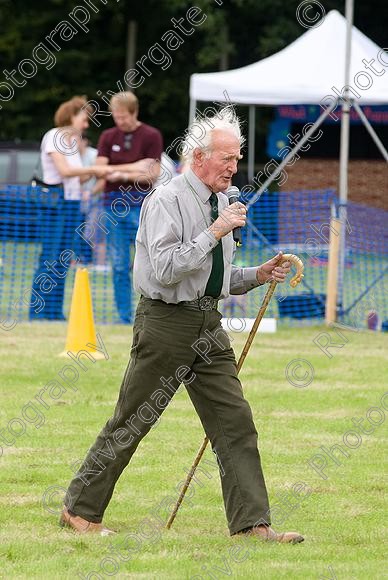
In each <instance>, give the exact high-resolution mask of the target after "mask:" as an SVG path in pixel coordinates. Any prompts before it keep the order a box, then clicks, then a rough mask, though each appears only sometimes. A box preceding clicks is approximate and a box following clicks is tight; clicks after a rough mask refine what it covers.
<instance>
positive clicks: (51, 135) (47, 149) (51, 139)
mask: <svg viewBox="0 0 388 580" xmlns="http://www.w3.org/2000/svg"><path fill="white" fill-rule="evenodd" d="M58 130H59V129H51V131H48V132H47V133H46V135H45V136H44V137H43V140H42V147H41V149H42V153H47V154H49V153H54V152H55V151H58V152H59V153H60V150H59V148H58V144H57V143H56V141H57V140H58ZM55 145H56V146H55Z"/></svg>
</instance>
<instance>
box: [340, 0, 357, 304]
mask: <svg viewBox="0 0 388 580" xmlns="http://www.w3.org/2000/svg"><path fill="white" fill-rule="evenodd" d="M353 12H354V0H346V5H345V17H346V45H345V47H346V48H345V90H344V97H343V100H342V118H341V141H340V166H339V200H340V212H341V213H340V219H341V221H343V223H346V222H347V203H348V170H349V131H350V107H351V105H352V103H351V102H350V100H349V80H350V62H351V58H352V28H353ZM345 254H346V227H342V228H341V231H340V247H339V267H338V294H337V307H338V308H337V311H339V309H340V308H342V310H343V286H344V273H345Z"/></svg>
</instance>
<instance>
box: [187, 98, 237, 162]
mask: <svg viewBox="0 0 388 580" xmlns="http://www.w3.org/2000/svg"><path fill="white" fill-rule="evenodd" d="M208 110H209V109H206V110H205V111H204V113H205V114H206V112H207V111H208ZM210 111H211V112H212V113H213V115H212V116H207V115H205V114H199V115H198V116H197V117H196V118H195V119H194V121H193V122H192V124H191V125H190V127H189V128H188V130H187V132H186V137H185V139H184V141H183V151H182V156H183V158H184V159H185V160H187V161H188V162H189V163H191V162H192V159H193V153H194V150H195V149H201V150H202V151H209V152H210V151H211V139H212V132H213V131H215V130H218V131H229V132H230V133H232V134H233V135H234V136H235V137H236V138H237V139H238V141H239V143H240V147H242V146H243V145H244V143H245V138H244V136H243V135H242V133H241V124H240V120H239V118H238V117H237V115H236V111H235V110H234V107H233V106H232V105H227V106H226V107H223V108H222V109H220V110H219V111H216V110H215V109H214V108H210Z"/></svg>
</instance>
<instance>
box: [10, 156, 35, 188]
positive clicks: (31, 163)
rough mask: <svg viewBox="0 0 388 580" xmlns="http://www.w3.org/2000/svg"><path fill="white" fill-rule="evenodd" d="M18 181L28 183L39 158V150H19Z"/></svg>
mask: <svg viewBox="0 0 388 580" xmlns="http://www.w3.org/2000/svg"><path fill="white" fill-rule="evenodd" d="M16 155H17V174H16V181H17V183H28V182H29V181H30V179H31V178H32V176H33V173H34V169H35V168H36V166H37V163H38V160H39V151H17V154H16Z"/></svg>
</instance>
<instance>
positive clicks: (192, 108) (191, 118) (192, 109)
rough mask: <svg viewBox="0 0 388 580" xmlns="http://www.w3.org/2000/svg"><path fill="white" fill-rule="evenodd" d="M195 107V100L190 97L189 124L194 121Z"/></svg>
mask: <svg viewBox="0 0 388 580" xmlns="http://www.w3.org/2000/svg"><path fill="white" fill-rule="evenodd" d="M196 108H197V101H196V100H195V99H190V110H189V126H190V125H191V123H192V122H193V121H194V118H195V109H196Z"/></svg>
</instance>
